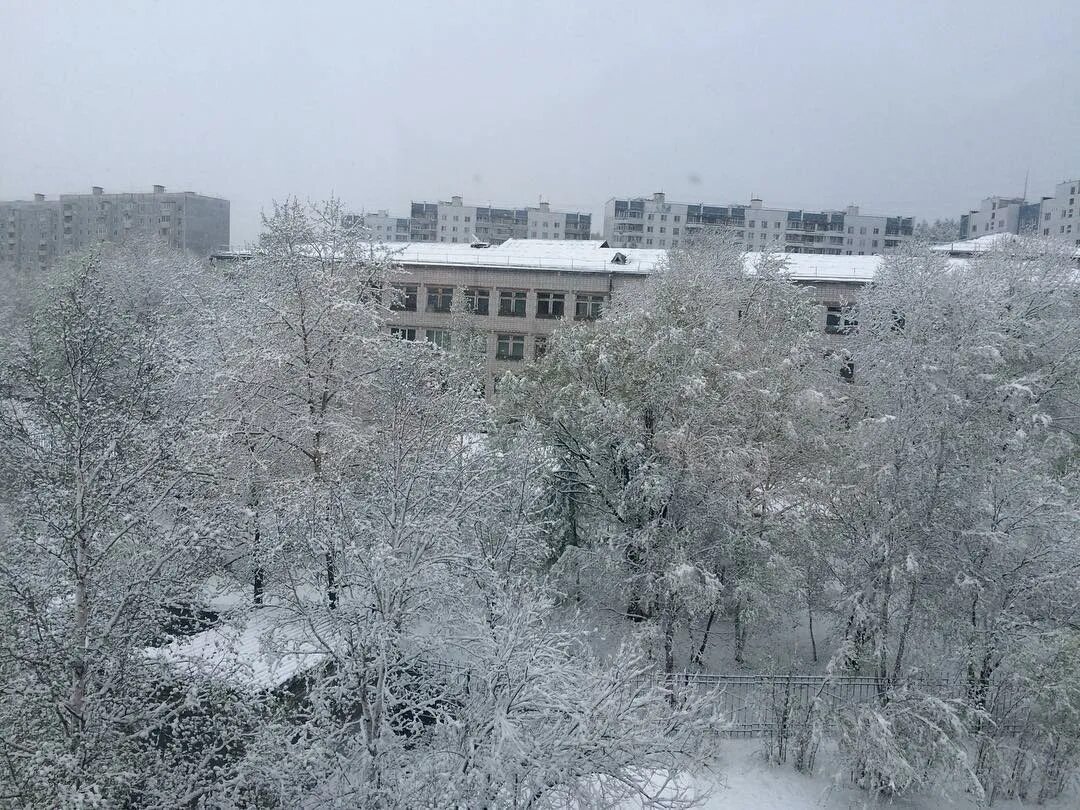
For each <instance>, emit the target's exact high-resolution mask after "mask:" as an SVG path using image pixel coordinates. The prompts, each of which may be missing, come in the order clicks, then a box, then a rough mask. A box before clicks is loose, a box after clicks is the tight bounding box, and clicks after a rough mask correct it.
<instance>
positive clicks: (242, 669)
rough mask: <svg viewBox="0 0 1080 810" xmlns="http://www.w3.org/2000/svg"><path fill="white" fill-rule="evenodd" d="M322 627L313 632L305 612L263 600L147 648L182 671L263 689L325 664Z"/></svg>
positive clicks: (150, 653) (148, 651) (323, 630)
mask: <svg viewBox="0 0 1080 810" xmlns="http://www.w3.org/2000/svg"><path fill="white" fill-rule="evenodd" d="M315 629H316V630H318V629H319V628H315ZM325 630H326V628H322V630H321V631H320V632H318V633H316V632H313V629H312V626H311V624H310V623H309V622H308V620H307V619H306V618H305V617H304V616H302V615H298V614H296V613H294V612H292V611H290V610H288V609H286V608H284V607H280V606H273V605H267V606H264V607H261V608H258V609H255V610H252V611H250V612H249V613H248V614H247V615H244V616H236V617H234V618H233V619H231V620H229V621H228V622H226V623H225V624H222V625H221V626H219V627H214V628H212V629H210V630H204V631H203V632H201V633H196V634H195V635H192V636H186V637H183V638H179V639H177V640H176V641H174V642H172V643H171V644H169V645H167V646H165V647H154V648H149V649H147V650H146V655H147V657H148V658H151V659H155V660H159V661H162V662H164V663H167V664H169V665H170V666H172V668H173V669H175V670H176V671H178V672H181V673H183V674H186V675H195V676H200V677H204V678H210V679H213V680H218V681H222V682H225V683H227V684H229V685H231V686H234V687H239V688H241V689H248V690H254V691H263V690H266V689H274V688H276V687H278V686H281V685H282V684H284V683H287V682H288V681H289V680H290V679H292V678H293V677H295V676H296V675H298V674H300V673H302V672H306V671H308V670H310V669H312V668H313V667H316V666H318V665H319V664H321V663H323V662H324V661H325V660H326V659H327V658H328V657H329V653H328V651H327V650H326V648H325V647H324V646H322V645H321V644H319V643H318V640H317V638H316V636H317V635H322V636H323V637H324V638H325V635H326V634H325Z"/></svg>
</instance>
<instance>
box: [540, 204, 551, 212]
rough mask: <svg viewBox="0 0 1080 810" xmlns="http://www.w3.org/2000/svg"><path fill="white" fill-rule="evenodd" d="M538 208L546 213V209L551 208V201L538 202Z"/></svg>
mask: <svg viewBox="0 0 1080 810" xmlns="http://www.w3.org/2000/svg"><path fill="white" fill-rule="evenodd" d="M540 210H541V211H543V212H544V213H547V212H548V211H550V210H551V203H546V202H542V203H540Z"/></svg>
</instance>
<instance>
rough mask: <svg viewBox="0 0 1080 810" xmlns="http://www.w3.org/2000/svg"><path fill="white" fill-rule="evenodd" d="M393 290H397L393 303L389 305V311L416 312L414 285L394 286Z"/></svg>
mask: <svg viewBox="0 0 1080 810" xmlns="http://www.w3.org/2000/svg"><path fill="white" fill-rule="evenodd" d="M394 289H395V290H397V293H396V294H395V295H394V301H393V302H392V303H391V304H390V309H394V310H397V311H398V312H416V285H415V284H395V285H394Z"/></svg>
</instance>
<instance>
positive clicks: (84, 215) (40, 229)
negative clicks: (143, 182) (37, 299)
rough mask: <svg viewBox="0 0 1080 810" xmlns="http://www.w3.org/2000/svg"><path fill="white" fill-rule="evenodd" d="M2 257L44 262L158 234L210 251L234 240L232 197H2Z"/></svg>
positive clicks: (158, 193)
mask: <svg viewBox="0 0 1080 810" xmlns="http://www.w3.org/2000/svg"><path fill="white" fill-rule="evenodd" d="M0 224H2V227H3V229H4V230H3V237H4V238H3V239H2V240H0V261H10V262H12V263H14V264H16V265H19V266H24V267H44V266H46V265H48V264H50V263H51V262H53V261H55V260H56V259H57V258H58V257H60V256H63V255H65V254H67V253H71V252H73V251H78V250H82V249H84V248H86V247H89V246H90V245H93V244H96V243H98V242H118V241H122V240H123V239H125V238H127V237H129V236H133V235H153V236H156V237H158V238H160V239H162V240H164V241H165V242H167V243H168V244H170V245H171V246H173V247H174V248H177V249H179V250H187V251H191V252H192V253H196V254H198V255H200V256H209V255H210V254H211V253H213V252H214V251H215V250H217V249H219V248H220V247H222V246H223V245H228V244H229V201H228V200H223V199H220V198H217V197H206V196H203V195H201V194H196V193H195V192H192V191H183V192H167V191H166V190H165V187H164V186H154V187H153V190H152V191H149V192H146V193H122V194H106V193H105V190H104V189H103V188H101V187H100V186H94V187H93V188H92V190H91V192H90V193H89V194H61V195H60V197H59V199H55V200H47V199H46V198H45V195H43V194H35V195H34V200H33V201H32V202H22V201H11V202H0Z"/></svg>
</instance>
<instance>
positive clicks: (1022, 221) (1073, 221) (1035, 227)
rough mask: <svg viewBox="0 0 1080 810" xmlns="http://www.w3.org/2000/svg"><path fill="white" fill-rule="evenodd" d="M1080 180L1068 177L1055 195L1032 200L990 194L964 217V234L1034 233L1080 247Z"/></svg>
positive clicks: (962, 229)
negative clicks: (1078, 201) (1035, 200)
mask: <svg viewBox="0 0 1080 810" xmlns="http://www.w3.org/2000/svg"><path fill="white" fill-rule="evenodd" d="M1078 199H1080V180H1064V181H1062V182H1061V183H1058V184H1057V186H1055V187H1054V194H1053V196H1052V197H1043V198H1042V199H1041V200H1040V201H1039V202H1028V201H1027V200H1025V199H1023V198H1022V197H987V198H986V199H984V200H983V201H982V203H981V204H980V205H979V207H978V208H973V209H972V210H970V211H968V212H967V213H966V214H963V215H962V216H961V217H960V238H961V239H975V238H978V237H980V236H990V235H992V234H996V233H1014V234H1033V235H1036V236H1045V237H1051V238H1054V239H1062V240H1066V241H1069V242H1072V243H1073V244H1075V245H1077V246H1078V247H1080V205H1077V200H1078Z"/></svg>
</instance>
